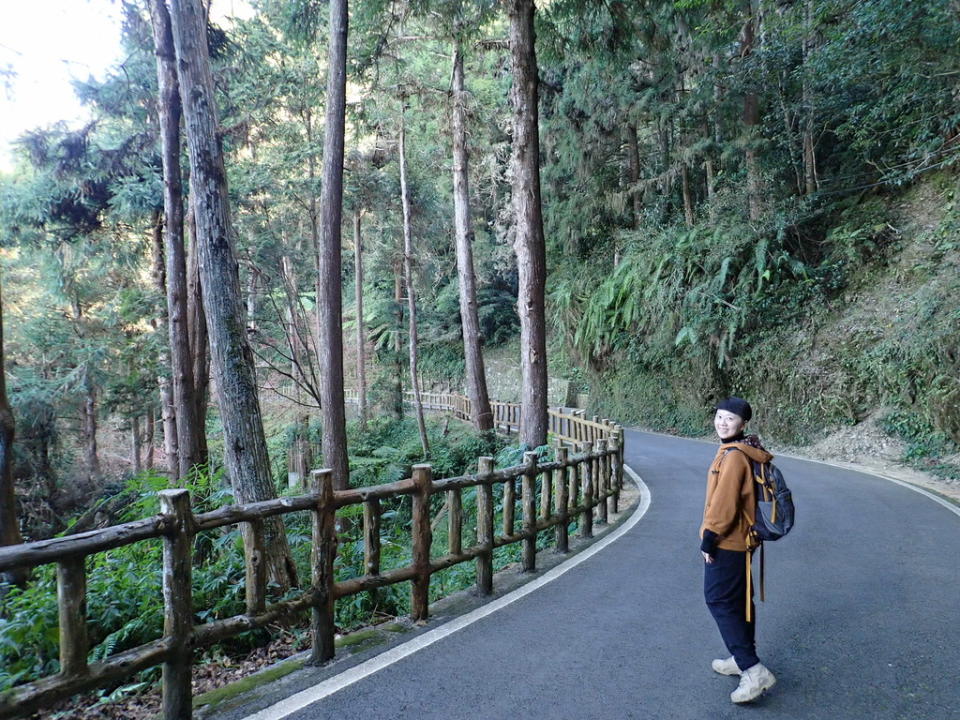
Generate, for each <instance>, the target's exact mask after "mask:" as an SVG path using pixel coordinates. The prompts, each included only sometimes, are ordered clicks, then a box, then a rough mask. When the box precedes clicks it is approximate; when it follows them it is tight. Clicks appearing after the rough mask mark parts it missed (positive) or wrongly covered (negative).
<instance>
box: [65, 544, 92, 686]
mask: <svg viewBox="0 0 960 720" xmlns="http://www.w3.org/2000/svg"><path fill="white" fill-rule="evenodd" d="M85 564H86V558H85V557H78V558H68V559H65V560H61V561H60V562H59V563H57V607H58V609H59V611H60V674H61V675H63V676H70V677H76V676H78V675H86V674H87V651H88V649H89V648H88V642H89V640H88V638H87V573H86V568H85Z"/></svg>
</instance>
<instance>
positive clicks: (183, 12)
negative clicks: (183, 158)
mask: <svg viewBox="0 0 960 720" xmlns="http://www.w3.org/2000/svg"><path fill="white" fill-rule="evenodd" d="M171 20H172V25H173V36H174V42H175V46H176V54H177V72H178V76H179V79H180V87H181V91H182V97H183V98H184V100H185V102H184V117H185V120H186V131H187V140H188V144H189V148H190V171H191V173H190V174H191V181H192V187H193V189H194V197H193V199H194V203H195V215H196V218H195V219H196V223H197V250H198V255H199V260H200V275H201V277H202V285H203V305H204V311H205V314H206V318H207V322H208V330H209V333H210V349H211V359H212V365H213V372H214V378H215V381H216V388H217V395H218V400H219V405H220V417H221V421H222V423H223V435H224V458H225V462H226V468H227V473H228V475H229V477H230V480H231V483H232V485H233V491H234V495H235V496H236V499H237V501H238V502H241V503H246V502H256V501H260V500H268V499H271V498H274V497H276V491H275V489H274V485H273V479H272V478H271V476H270V461H269V458H268V457H267V444H266V440H265V438H264V434H263V420H262V418H261V414H260V403H259V399H258V397H257V383H256V378H255V377H254V367H253V353H252V352H251V350H250V346H249V344H248V343H247V337H246V328H245V327H244V312H243V298H242V297H241V291H240V278H239V274H238V272H237V261H236V256H235V254H234V251H233V246H232V244H231V240H230V238H231V232H232V230H231V226H230V213H229V205H228V195H227V178H226V172H225V169H224V166H223V155H222V152H221V149H220V143H219V139H218V121H217V110H216V101H215V97H214V86H213V75H212V73H211V68H210V59H209V55H208V50H207V42H206V31H207V26H206V15H205V13H204V10H203V7H202V5H201V3H200V2H199V0H172V2H171ZM244 528H245V530H244V540H245V547H246V548H247V552H248V561H250V560H251V558H250V555H251V554H252V552H253V548H254V545H255V542H254V538H253V537H252V533H251V532H249V530H247V529H246V528H247V525H246V524H245V525H244ZM263 536H264V537H263V548H264V555H263V562H264V565H265V566H266V568H267V578H268V580H269V581H272V582H274V583H276V584H277V586H278V587H279V588H281V589H286V588H288V587H290V586H291V585H296V584H297V575H296V568H295V566H294V564H293V561H292V559H291V557H290V550H289V547H288V544H287V537H286V535H285V533H284V526H283V523H282V522H281V521H280V520H279V519H278V518H270V519H267V520H266V521H265V522H264V531H263Z"/></svg>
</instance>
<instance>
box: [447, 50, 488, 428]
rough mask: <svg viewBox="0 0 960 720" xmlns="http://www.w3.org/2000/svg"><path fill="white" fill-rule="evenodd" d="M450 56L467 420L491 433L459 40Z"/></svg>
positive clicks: (456, 223)
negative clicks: (474, 251)
mask: <svg viewBox="0 0 960 720" xmlns="http://www.w3.org/2000/svg"><path fill="white" fill-rule="evenodd" d="M454 44H455V49H454V53H453V111H452V113H451V115H452V117H451V120H452V122H451V125H452V130H453V214H454V224H455V225H456V237H457V279H458V280H459V284H460V323H461V326H462V328H463V355H464V361H465V363H464V364H465V367H466V376H467V377H466V380H467V396H468V397H469V398H470V419H471V421H472V422H473V424H474V427H476V428H477V430H480V431H481V432H485V431H487V430H492V429H493V413H492V412H491V411H490V397H489V395H488V394H487V376H486V372H485V369H484V366H483V350H482V348H481V346H480V320H479V317H478V315H477V279H476V275H475V274H474V270H473V223H472V221H471V218H470V186H469V182H468V176H469V170H470V168H469V162H470V154H469V151H468V149H467V120H466V115H467V108H466V94H467V93H466V89H465V87H464V77H463V39H462V38H461V37H460V36H459V34H457V35H456V36H455V37H454Z"/></svg>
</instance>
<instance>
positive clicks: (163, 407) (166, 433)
mask: <svg viewBox="0 0 960 720" xmlns="http://www.w3.org/2000/svg"><path fill="white" fill-rule="evenodd" d="M164 256H165V253H164V250H163V218H162V217H161V216H160V214H159V213H157V214H156V215H155V216H154V223H153V271H152V273H153V285H154V287H155V288H156V289H157V292H158V293H160V295H161V296H163V297H166V295H167V273H166V266H165V263H164ZM167 312H168V310H167V308H166V307H163V308H161V309H160V317H158V318H155V319H154V321H153V325H154V327H155V328H156V329H157V330H158V331H159V332H162V333H163V334H164V335H165V336H167V337H169V334H168V332H167V331H166V328H167ZM160 367H161V368H168V367H170V345H169V343H161V344H160ZM157 386H158V387H159V389H160V418H161V422H162V423H163V455H164V457H165V458H166V460H167V472H168V473H169V475H170V483H171V485H176V484H177V481H178V480H179V479H180V461H179V451H178V441H177V412H176V409H175V407H174V402H173V384H172V383H171V382H170V378H168V377H167V376H166V374H161V375H158V376H157Z"/></svg>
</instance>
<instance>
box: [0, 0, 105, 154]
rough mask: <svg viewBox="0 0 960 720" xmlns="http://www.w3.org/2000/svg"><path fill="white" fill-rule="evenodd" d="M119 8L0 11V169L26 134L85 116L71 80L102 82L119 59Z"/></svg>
mask: <svg viewBox="0 0 960 720" xmlns="http://www.w3.org/2000/svg"><path fill="white" fill-rule="evenodd" d="M120 18H121V8H120V4H119V3H118V2H113V1H112V0H37V1H36V2H25V3H22V2H10V1H9V0H5V1H4V2H3V3H2V6H0V70H3V71H4V72H6V71H12V72H13V73H15V75H14V76H13V77H8V76H5V77H3V78H2V85H3V87H2V92H0V170H8V169H9V168H10V162H11V161H10V142H11V141H12V140H15V139H16V138H17V137H18V136H19V135H20V134H22V133H23V132H24V131H26V130H30V129H32V128H35V127H39V126H46V125H49V124H51V123H54V122H56V121H58V120H66V121H68V122H70V123H71V124H73V123H76V122H77V121H80V120H82V119H83V118H85V117H86V113H85V111H84V109H83V108H82V107H81V106H80V103H79V101H78V100H77V98H76V95H75V94H74V92H73V86H72V84H71V80H72V79H74V78H76V79H81V80H84V79H86V78H87V77H88V76H90V75H93V76H95V77H102V76H103V72H104V70H106V68H107V67H109V66H110V65H111V64H113V63H114V62H117V61H119V60H121V58H120V57H119V54H120Z"/></svg>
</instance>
